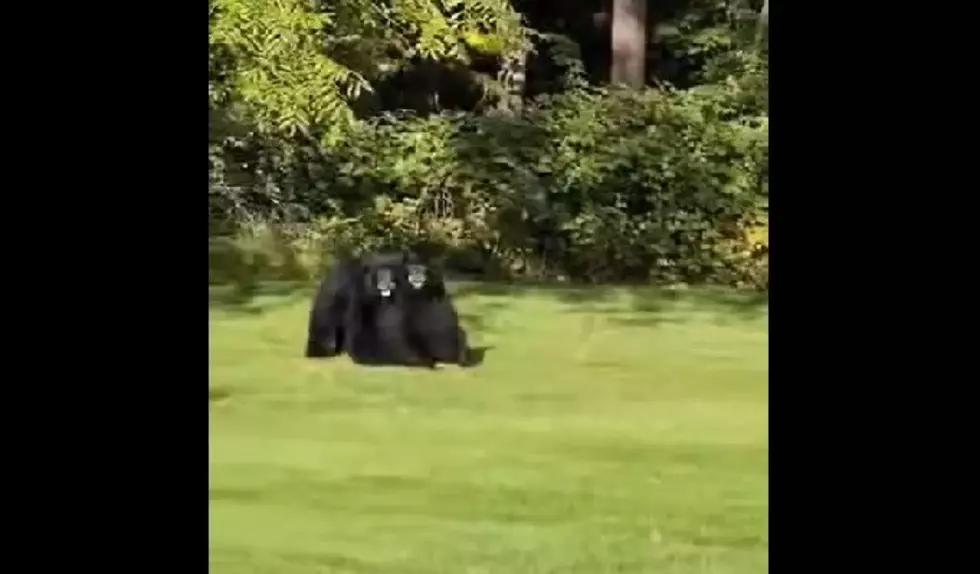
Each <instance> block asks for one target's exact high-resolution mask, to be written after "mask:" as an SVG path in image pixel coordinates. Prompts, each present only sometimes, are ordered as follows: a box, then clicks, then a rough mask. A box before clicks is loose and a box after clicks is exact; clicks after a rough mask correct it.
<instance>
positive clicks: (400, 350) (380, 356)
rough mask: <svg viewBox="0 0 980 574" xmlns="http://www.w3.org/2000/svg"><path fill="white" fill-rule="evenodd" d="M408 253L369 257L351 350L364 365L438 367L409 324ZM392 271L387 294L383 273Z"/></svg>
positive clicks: (357, 361)
mask: <svg viewBox="0 0 980 574" xmlns="http://www.w3.org/2000/svg"><path fill="white" fill-rule="evenodd" d="M408 259H409V256H407V255H405V254H390V253H384V254H377V255H372V256H370V257H367V258H365V261H364V280H363V281H362V284H361V288H362V291H361V292H360V294H359V297H358V299H359V302H360V305H359V307H358V310H357V315H358V316H357V319H356V321H357V323H358V332H357V336H356V337H355V338H354V339H353V341H352V346H351V349H350V351H349V353H350V355H351V359H352V360H353V361H354V362H356V363H359V364H363V365H405V366H416V367H429V368H431V367H434V366H435V361H434V360H433V359H432V357H431V356H429V355H428V354H427V353H426V352H425V346H424V345H423V344H422V342H421V341H419V339H418V337H417V336H416V334H415V333H414V332H412V330H411V329H409V328H408V316H409V312H410V311H409V309H408V308H407V305H406V303H407V301H408V300H407V296H408V295H409V293H407V287H408V285H407V283H406V282H405V280H404V277H405V273H404V269H405V263H406V261H407V260H408ZM385 270H387V271H388V272H389V273H390V274H391V279H392V281H393V288H392V291H391V293H390V295H389V296H387V297H383V296H382V293H381V292H380V290H379V288H378V283H379V274H380V273H382V272H383V271H385Z"/></svg>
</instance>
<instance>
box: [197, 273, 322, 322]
mask: <svg viewBox="0 0 980 574" xmlns="http://www.w3.org/2000/svg"><path fill="white" fill-rule="evenodd" d="M312 290H313V287H312V285H311V284H310V283H308V282H305V281H276V282H265V283H256V284H245V285H242V284H235V285H211V286H209V287H208V305H209V306H210V308H212V309H220V310H222V311H228V312H232V313H242V314H248V315H257V314H260V313H263V312H265V311H269V310H272V309H275V308H277V307H280V306H283V305H288V304H290V303H292V302H294V301H295V300H296V299H297V298H300V297H301V296H311V294H312Z"/></svg>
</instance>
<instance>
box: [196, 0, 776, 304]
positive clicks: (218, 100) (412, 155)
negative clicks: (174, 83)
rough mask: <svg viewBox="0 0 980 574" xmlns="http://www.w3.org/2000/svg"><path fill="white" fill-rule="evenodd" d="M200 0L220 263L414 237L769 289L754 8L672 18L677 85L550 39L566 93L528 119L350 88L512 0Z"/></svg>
mask: <svg viewBox="0 0 980 574" xmlns="http://www.w3.org/2000/svg"><path fill="white" fill-rule="evenodd" d="M212 2H213V6H214V10H213V11H212V18H211V20H212V45H211V48H212V49H211V62H210V63H211V76H210V78H209V95H210V100H209V101H210V104H211V105H210V111H211V115H210V119H211V142H210V152H211V153H210V159H211V170H210V172H209V173H210V176H211V186H210V191H211V203H210V205H211V209H212V217H211V221H212V224H213V225H212V236H219V235H220V236H223V237H224V239H220V240H218V241H212V245H213V246H215V245H220V246H221V247H220V248H214V249H216V251H215V253H217V254H220V256H218V255H216V256H215V257H214V258H213V259H212V261H213V263H214V265H216V266H222V265H225V266H230V267H231V268H234V269H236V270H237V271H235V272H234V273H231V275H234V276H235V277H239V276H242V275H243V274H244V275H248V276H250V277H251V276H256V275H261V274H263V273H266V271H263V269H266V268H268V269H269V270H270V271H269V272H268V273H271V274H272V275H273V276H275V277H277V278H282V276H283V275H289V276H290V277H293V276H297V275H299V276H311V275H312V274H313V273H316V272H317V270H318V269H319V267H320V266H322V264H323V260H324V257H323V256H321V255H319V254H325V255H326V256H327V257H329V256H330V254H335V253H338V252H350V251H357V250H360V249H373V248H377V247H383V246H411V247H414V248H417V249H421V250H424V251H427V252H429V253H431V254H432V255H435V256H441V257H445V258H446V259H447V261H448V262H450V263H451V264H453V265H456V266H458V267H465V268H467V269H470V270H473V271H478V272H481V273H484V274H487V273H491V274H493V273H496V274H501V275H510V276H513V275H520V276H528V277H534V278H548V277H555V276H564V277H567V278H571V279H575V280H585V281H616V280H630V281H655V282H666V283H676V282H688V283H705V282H707V283H725V284H752V285H757V286H765V285H767V283H768V234H767V233H765V234H764V236H765V240H763V238H762V235H763V234H762V233H761V232H762V231H765V230H767V229H768V228H767V212H768V96H767V91H768V47H767V46H766V45H765V44H762V45H759V44H758V43H757V42H756V40H755V36H754V31H755V28H754V27H753V26H754V23H753V22H754V20H753V18H755V17H756V16H757V14H756V12H757V9H758V8H757V7H754V6H753V7H747V6H744V5H743V4H742V3H739V2H736V1H735V0H730V1H722V0H697V2H695V3H694V8H693V9H691V10H689V11H687V12H682V13H681V14H679V15H675V16H674V17H673V18H672V20H670V22H671V23H672V24H671V25H673V26H674V28H673V30H674V32H669V31H666V32H664V34H665V36H666V38H667V42H668V43H669V44H671V45H672V46H674V48H675V49H677V50H680V51H685V50H686V51H687V53H689V54H691V55H692V56H697V57H698V58H699V62H700V64H699V67H698V70H699V72H698V83H697V84H696V85H694V86H691V87H689V88H685V89H677V88H672V87H670V86H669V85H666V84H665V85H662V86H660V87H657V88H650V89H646V90H641V91H623V90H609V89H605V88H602V87H595V86H588V85H587V84H586V83H585V81H584V79H583V78H584V75H583V73H582V67H581V65H578V66H576V65H574V59H575V57H576V50H575V46H574V42H572V41H571V40H569V39H567V38H564V39H563V41H564V44H562V45H561V46H560V48H561V49H560V50H555V58H556V59H557V58H559V57H560V58H561V59H562V60H563V62H562V64H563V66H562V68H563V69H565V70H568V72H567V74H568V76H567V78H566V79H565V80H564V81H563V82H560V85H561V86H562V90H561V91H560V92H559V93H556V94H553V95H549V96H542V97H540V98H538V99H537V100H534V101H528V102H526V105H525V107H524V110H523V112H522V113H521V114H501V113H497V114H486V115H482V114H476V113H462V112H452V113H450V112H445V113H440V114H435V115H430V116H428V117H421V116H413V115H411V114H407V113H394V112H386V113H383V114H381V115H379V116H377V117H373V118H366V119H360V118H358V117H356V115H355V114H354V112H353V111H352V110H353V109H354V108H352V103H353V102H354V100H355V99H356V98H357V95H358V94H359V93H363V92H364V90H368V89H370V83H371V82H373V81H375V80H376V79H377V78H379V77H380V76H382V75H383V74H384V73H385V70H386V69H389V68H390V67H392V66H401V65H404V64H406V63H407V62H409V61H410V60H411V59H413V58H419V57H425V58H430V59H442V60H447V61H448V60H453V61H459V62H462V63H464V64H465V63H466V62H468V59H469V58H470V56H471V55H472V54H473V53H475V52H483V53H497V52H500V53H506V52H512V51H520V50H525V49H526V48H527V39H528V38H529V37H532V36H534V35H535V34H536V32H534V31H531V30H526V29H524V28H523V27H522V25H521V23H520V20H519V18H517V16H516V15H515V14H514V12H513V10H512V9H511V8H510V6H509V4H508V3H507V2H506V1H505V0H471V1H461V0H456V1H451V2H450V1H442V2H438V1H435V0H413V1H406V2H395V3H388V2H382V1H380V0H344V1H341V2H334V3H330V4H329V8H327V7H326V5H320V4H318V3H316V2H313V1H312V0H309V1H308V0H212ZM733 7H736V8H738V10H734V9H733ZM749 24H752V25H751V26H750V25H749ZM667 28H669V26H665V27H664V29H665V30H667ZM569 62H570V64H571V65H569ZM296 224H300V225H296ZM232 236H237V238H229V237H232ZM256 237H262V238H264V239H261V240H258V241H257V240H256V239H255V238H256ZM287 251H289V252H290V253H292V255H290V256H289V257H286V256H285V255H284V253H286V252H287ZM263 252H265V253H266V255H261V256H260V255H258V254H259V253H263ZM231 254H237V255H231ZM277 254H278V255H277ZM290 257H291V258H292V259H289V258H290ZM287 260H288V261H289V262H288V263H286V261H287ZM274 261H279V263H273V262H274ZM229 262H234V263H229ZM236 274H237V275H236ZM216 275H217V273H216ZM225 275H226V277H227V276H229V274H228V273H226V274H225Z"/></svg>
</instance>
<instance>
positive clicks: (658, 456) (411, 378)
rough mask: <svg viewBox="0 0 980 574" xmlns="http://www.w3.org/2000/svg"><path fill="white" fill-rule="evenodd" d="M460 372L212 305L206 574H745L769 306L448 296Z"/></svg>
mask: <svg viewBox="0 0 980 574" xmlns="http://www.w3.org/2000/svg"><path fill="white" fill-rule="evenodd" d="M458 291H459V295H458V299H457V305H458V306H459V308H460V311H461V313H462V314H463V316H464V320H465V323H466V325H467V326H468V329H469V330H470V332H471V337H472V339H473V341H472V343H473V344H475V345H482V346H489V347H491V348H490V349H489V350H488V351H487V352H486V356H485V361H484V363H483V364H482V365H481V366H479V367H476V368H473V369H460V368H458V367H443V368H442V369H441V370H440V371H437V372H427V371H411V370H406V369H397V368H377V367H375V368H366V367H356V366H354V365H353V364H351V363H350V361H349V359H347V358H346V357H342V358H337V359H332V360H326V361H311V360H307V359H305V358H303V357H302V351H303V349H304V343H305V334H306V333H305V329H306V321H307V312H308V305H309V295H308V294H307V293H303V294H300V295H291V296H265V297H260V298H258V299H257V300H255V301H254V304H253V306H252V307H251V308H247V309H238V308H231V307H225V306H222V307H217V306H213V307H212V310H211V312H210V313H211V314H210V336H211V342H210V377H211V382H210V386H211V392H210V403H209V404H210V479H209V480H210V482H209V486H210V489H209V494H210V565H211V572H212V574H249V573H259V572H261V573H269V574H300V573H303V574H305V573H336V574H344V573H359V574H422V573H427V574H428V573H431V574H436V573H439V574H477V573H479V574H490V573H494V574H523V573H529V574H530V573H534V574H538V573H554V574H572V573H582V574H600V573H605V572H631V573H632V572H636V573H651V574H673V573H709V572H710V573H718V574H722V573H726V574H727V573H731V574H763V573H765V572H767V570H768V529H767V511H768V502H767V490H768V479H767V472H768V468H767V467H768V462H767V459H768V424H767V423H768V421H767V419H768V413H767V344H768V341H767V315H768V314H767V310H766V307H765V303H764V302H759V301H750V300H746V299H745V298H740V297H735V296H734V295H729V296H725V295H723V294H717V293H716V294H713V295H704V294H698V295H694V294H691V293H686V294H676V293H675V294H674V295H673V296H668V295H670V293H659V294H658V293H657V292H653V291H643V292H630V291H624V290H617V289H607V290H601V291H599V290H572V289H567V290H557V291H541V290H529V289H510V290H507V289H490V288H479V287H476V286H472V285H471V286H462V287H459V289H458Z"/></svg>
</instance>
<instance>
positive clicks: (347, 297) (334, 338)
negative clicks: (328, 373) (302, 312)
mask: <svg viewBox="0 0 980 574" xmlns="http://www.w3.org/2000/svg"><path fill="white" fill-rule="evenodd" d="M363 278H364V265H363V264H362V263H361V261H360V260H358V259H344V260H341V261H339V262H338V263H337V264H335V265H334V267H333V268H332V269H331V270H330V271H328V273H327V276H326V277H325V278H324V280H323V281H322V282H321V283H320V287H319V289H317V293H316V296H315V297H314V299H313V306H312V309H311V310H310V320H309V327H308V331H307V340H306V356H307V357H333V356H336V355H338V354H340V353H341V352H343V351H349V347H350V342H351V340H352V339H353V338H354V337H353V336H356V331H357V330H358V327H359V324H358V320H357V317H356V312H357V311H358V309H359V307H360V297H361V284H362V283H363V280H364V279H363ZM351 330H353V331H354V332H351Z"/></svg>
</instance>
